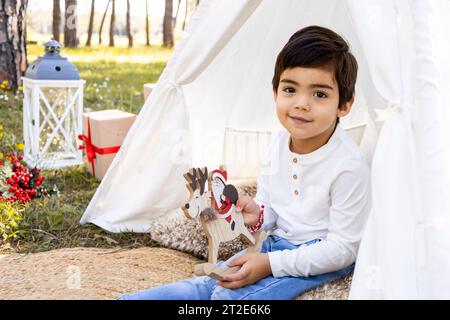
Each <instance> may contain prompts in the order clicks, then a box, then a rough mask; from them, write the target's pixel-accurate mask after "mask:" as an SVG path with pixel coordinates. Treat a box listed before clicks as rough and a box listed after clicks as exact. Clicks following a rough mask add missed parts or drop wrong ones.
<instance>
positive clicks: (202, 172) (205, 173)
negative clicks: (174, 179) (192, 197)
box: [197, 167, 208, 195]
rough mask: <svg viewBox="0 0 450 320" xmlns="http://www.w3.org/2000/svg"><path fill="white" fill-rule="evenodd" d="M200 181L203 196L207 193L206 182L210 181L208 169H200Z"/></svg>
mask: <svg viewBox="0 0 450 320" xmlns="http://www.w3.org/2000/svg"><path fill="white" fill-rule="evenodd" d="M197 170H198V173H199V176H200V177H199V179H198V180H197V181H198V184H199V185H200V194H201V195H202V194H203V192H205V185H206V181H207V180H208V168H207V167H204V168H203V170H202V169H200V168H198V169H197Z"/></svg>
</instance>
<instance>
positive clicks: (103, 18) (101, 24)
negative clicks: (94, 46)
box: [98, 0, 111, 44]
mask: <svg viewBox="0 0 450 320" xmlns="http://www.w3.org/2000/svg"><path fill="white" fill-rule="evenodd" d="M110 2H111V0H108V3H107V4H106V9H105V13H103V17H102V22H101V23H100V29H99V30H98V44H102V30H103V24H104V23H105V18H106V14H107V13H108V8H109V3H110Z"/></svg>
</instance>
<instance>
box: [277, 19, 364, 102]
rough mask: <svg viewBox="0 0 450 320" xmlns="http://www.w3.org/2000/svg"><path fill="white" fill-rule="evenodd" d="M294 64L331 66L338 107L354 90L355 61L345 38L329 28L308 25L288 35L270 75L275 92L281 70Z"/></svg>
mask: <svg viewBox="0 0 450 320" xmlns="http://www.w3.org/2000/svg"><path fill="white" fill-rule="evenodd" d="M295 67H303V68H321V67H323V68H330V69H331V70H332V72H333V74H334V77H335V79H336V83H337V84H338V87H339V108H341V107H342V106H343V105H344V104H345V103H346V102H348V101H350V100H351V99H352V97H353V96H354V94H355V83H356V76H357V73H358V63H357V62H356V59H355V57H354V56H353V54H352V53H351V52H350V50H349V46H348V44H347V42H345V40H344V39H343V38H342V37H341V36H340V35H338V34H337V33H336V32H334V31H332V30H330V29H327V28H324V27H319V26H309V27H306V28H303V29H300V30H299V31H297V32H296V33H294V34H293V35H292V36H291V37H290V38H289V41H288V42H287V43H286V45H285V46H284V47H283V49H282V50H281V51H280V53H279V54H278V57H277V61H276V63H275V72H274V76H273V79H272V86H273V90H274V91H275V92H277V91H278V84H279V82H280V76H281V74H282V73H283V71H284V70H286V69H289V68H295Z"/></svg>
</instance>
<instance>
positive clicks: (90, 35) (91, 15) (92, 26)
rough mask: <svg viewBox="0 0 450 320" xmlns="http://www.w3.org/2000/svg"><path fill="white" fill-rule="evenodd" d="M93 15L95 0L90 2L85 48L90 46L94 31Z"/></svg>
mask: <svg viewBox="0 0 450 320" xmlns="http://www.w3.org/2000/svg"><path fill="white" fill-rule="evenodd" d="M94 14H95V0H92V1H91V14H90V16H89V27H88V37H87V40H86V46H87V47H90V46H91V40H92V31H93V29H94Z"/></svg>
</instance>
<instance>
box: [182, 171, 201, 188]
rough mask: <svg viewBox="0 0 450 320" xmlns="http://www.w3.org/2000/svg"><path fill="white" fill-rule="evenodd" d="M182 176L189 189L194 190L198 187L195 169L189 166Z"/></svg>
mask: <svg viewBox="0 0 450 320" xmlns="http://www.w3.org/2000/svg"><path fill="white" fill-rule="evenodd" d="M183 176H184V179H186V181H187V182H188V184H189V185H187V187H188V189H189V191H191V192H194V191H195V190H196V189H197V188H198V181H197V170H195V168H194V169H193V168H191V169H190V170H189V172H186V173H185V174H184V175H183Z"/></svg>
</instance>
